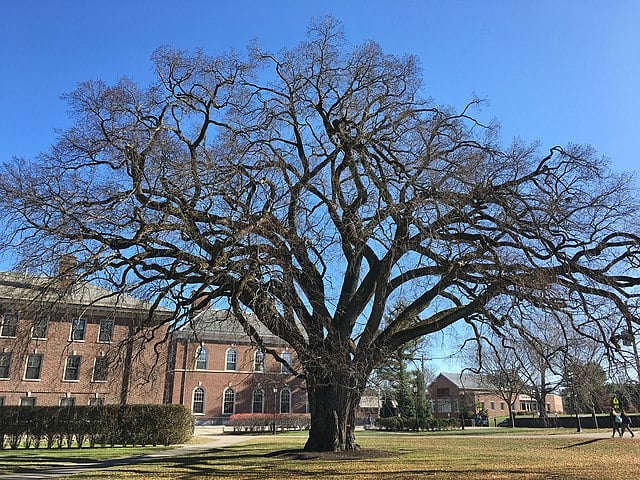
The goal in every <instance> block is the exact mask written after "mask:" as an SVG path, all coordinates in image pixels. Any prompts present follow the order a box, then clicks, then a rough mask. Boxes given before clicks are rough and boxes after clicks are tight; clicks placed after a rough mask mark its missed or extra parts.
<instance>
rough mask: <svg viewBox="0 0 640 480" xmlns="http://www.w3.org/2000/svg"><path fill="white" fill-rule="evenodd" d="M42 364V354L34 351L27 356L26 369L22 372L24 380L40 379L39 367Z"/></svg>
mask: <svg viewBox="0 0 640 480" xmlns="http://www.w3.org/2000/svg"><path fill="white" fill-rule="evenodd" d="M41 366H42V355H41V354H39V353H34V354H32V355H29V356H28V357H27V369H26V370H25V372H24V379H25V380H40V367H41Z"/></svg>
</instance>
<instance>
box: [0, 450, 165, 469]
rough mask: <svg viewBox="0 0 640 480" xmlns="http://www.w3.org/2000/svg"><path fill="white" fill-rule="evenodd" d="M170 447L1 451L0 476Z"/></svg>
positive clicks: (133, 454) (134, 454) (139, 453)
mask: <svg viewBox="0 0 640 480" xmlns="http://www.w3.org/2000/svg"><path fill="white" fill-rule="evenodd" d="M169 448H170V447H164V446H160V447H115V448H90V449H89V448H83V449H75V448H72V449H67V448H63V449H58V448H53V449H45V448H38V449H34V448H31V449H17V450H9V449H7V450H0V475H6V474H10V473H15V472H22V471H26V470H35V469H47V468H51V467H60V466H67V465H74V464H79V463H91V462H97V461H101V460H108V459H112V458H122V457H132V456H137V455H143V454H146V453H152V452H160V451H163V450H167V449H169Z"/></svg>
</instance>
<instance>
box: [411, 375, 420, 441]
mask: <svg viewBox="0 0 640 480" xmlns="http://www.w3.org/2000/svg"><path fill="white" fill-rule="evenodd" d="M418 393H419V390H418V385H416V386H414V387H413V394H414V396H415V399H416V405H415V410H416V432H417V431H419V430H420V421H419V420H418Z"/></svg>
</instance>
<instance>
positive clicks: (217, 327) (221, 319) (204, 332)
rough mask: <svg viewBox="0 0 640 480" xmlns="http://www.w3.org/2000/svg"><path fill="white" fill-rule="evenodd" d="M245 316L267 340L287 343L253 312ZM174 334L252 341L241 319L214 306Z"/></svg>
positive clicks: (202, 338) (206, 338)
mask: <svg viewBox="0 0 640 480" xmlns="http://www.w3.org/2000/svg"><path fill="white" fill-rule="evenodd" d="M244 318H245V319H246V320H247V322H249V324H250V325H251V326H252V327H253V328H254V329H255V330H256V331H257V332H258V334H259V335H260V337H261V338H262V339H263V340H264V341H265V342H267V343H272V344H273V343H277V344H281V343H285V342H284V341H283V340H280V339H279V338H278V337H276V336H275V335H273V334H272V333H271V332H270V331H269V330H268V329H267V327H265V326H264V325H263V324H262V323H261V322H260V321H258V319H257V318H256V316H255V315H253V314H252V313H248V312H245V313H244ZM174 336H175V337H178V338H196V339H198V340H224V341H235V342H243V341H245V342H249V341H251V339H250V338H249V335H248V334H247V332H245V330H244V328H243V327H242V325H241V323H240V321H239V320H238V319H237V318H236V317H235V316H234V315H233V314H232V313H231V312H229V311H228V310H218V309H212V308H207V309H205V310H203V311H201V312H200V313H198V314H196V315H195V316H194V317H193V318H191V319H189V320H188V321H187V322H185V323H184V324H183V325H182V326H180V327H179V328H177V329H176V330H175V331H174Z"/></svg>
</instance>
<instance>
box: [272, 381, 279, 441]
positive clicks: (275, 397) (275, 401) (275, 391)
mask: <svg viewBox="0 0 640 480" xmlns="http://www.w3.org/2000/svg"><path fill="white" fill-rule="evenodd" d="M277 408H278V387H273V424H272V425H271V427H272V429H273V430H272V432H271V433H273V435H275V434H276V409H277Z"/></svg>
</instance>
